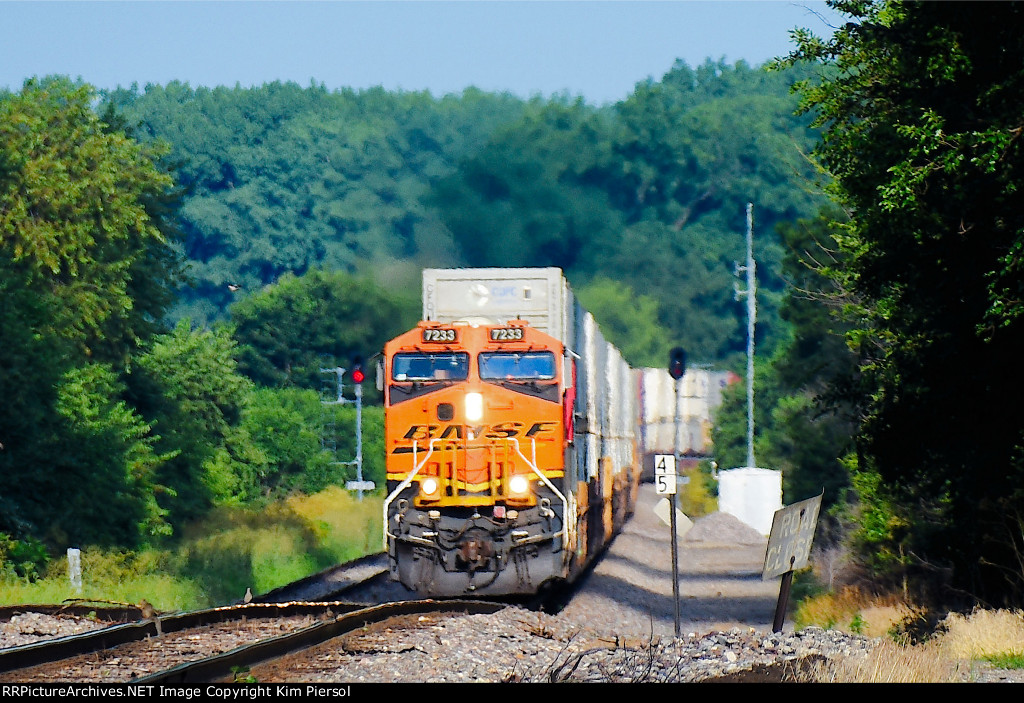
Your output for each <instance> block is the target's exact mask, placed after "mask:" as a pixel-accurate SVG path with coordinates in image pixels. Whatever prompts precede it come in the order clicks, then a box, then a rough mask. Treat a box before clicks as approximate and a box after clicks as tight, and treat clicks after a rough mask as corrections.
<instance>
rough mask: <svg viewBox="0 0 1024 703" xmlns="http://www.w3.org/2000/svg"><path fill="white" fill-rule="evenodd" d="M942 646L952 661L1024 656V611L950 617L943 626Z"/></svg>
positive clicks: (990, 612)
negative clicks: (1010, 655)
mask: <svg viewBox="0 0 1024 703" xmlns="http://www.w3.org/2000/svg"><path fill="white" fill-rule="evenodd" d="M942 626H943V633H942V635H941V636H940V637H939V643H940V644H941V646H942V649H943V651H944V652H945V653H946V654H947V655H948V656H950V657H956V658H961V659H984V658H988V657H994V656H999V655H1005V654H1021V653H1024V611H1020V610H975V611H974V612H973V613H971V614H970V615H960V614H959V613H950V614H949V615H948V616H947V617H946V619H945V620H944V621H943V622H942Z"/></svg>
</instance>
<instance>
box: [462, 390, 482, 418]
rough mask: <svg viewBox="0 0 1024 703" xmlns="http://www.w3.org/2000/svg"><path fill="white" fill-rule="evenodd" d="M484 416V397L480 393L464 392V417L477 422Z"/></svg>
mask: <svg viewBox="0 0 1024 703" xmlns="http://www.w3.org/2000/svg"><path fill="white" fill-rule="evenodd" d="M483 416H484V397H483V395H481V394H480V393H467V394H466V419H467V420H469V421H470V422H477V421H478V420H481V419H483Z"/></svg>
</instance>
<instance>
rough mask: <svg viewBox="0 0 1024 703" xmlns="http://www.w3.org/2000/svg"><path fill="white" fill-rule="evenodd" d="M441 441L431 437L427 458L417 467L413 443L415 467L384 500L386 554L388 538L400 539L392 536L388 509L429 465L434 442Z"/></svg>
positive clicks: (413, 463) (414, 443)
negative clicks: (428, 461) (421, 470)
mask: <svg viewBox="0 0 1024 703" xmlns="http://www.w3.org/2000/svg"><path fill="white" fill-rule="evenodd" d="M439 439H441V438H440V437H431V438H430V444H428V445H427V454H426V456H424V457H423V461H421V462H420V463H419V465H418V466H417V465H416V446H417V445H416V440H415V439H414V440H413V441H412V465H413V469H412V471H411V472H410V473H409V475H408V476H406V477H405V480H404V481H402V482H401V483H400V484H398V486H397V487H396V488H395V490H393V491H391V494H390V495H389V496H388V497H387V498H385V499H384V551H385V552H387V551H388V538H390V537H394V538H395V539H398V536H397V535H393V534H391V526H390V525H389V524H388V507H389V506H390V505H391V503H392V501H394V499H395V498H397V497H398V495H399V494H400V493H401V492H402V491H404V490H405V489H406V488H408V487H409V484H410V483H412V480H413V479H414V478H416V474H418V473H419V472H420V469H422V468H423V467H424V466H426V465H427V459H429V458H430V455H431V454H433V453H434V442H437V441H438V440H439Z"/></svg>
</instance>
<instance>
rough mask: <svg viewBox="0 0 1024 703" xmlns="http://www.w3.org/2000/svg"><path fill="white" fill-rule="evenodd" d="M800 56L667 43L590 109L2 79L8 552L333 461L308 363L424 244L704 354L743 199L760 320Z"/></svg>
mask: <svg viewBox="0 0 1024 703" xmlns="http://www.w3.org/2000/svg"><path fill="white" fill-rule="evenodd" d="M800 75H803V73H802V72H801V70H794V71H792V72H790V73H788V74H786V75H783V74H775V75H772V74H767V73H765V72H764V71H762V70H760V69H753V68H750V67H748V66H746V65H745V64H742V63H740V64H736V65H734V66H729V65H725V64H721V63H711V62H709V63H706V64H705V65H703V66H700V67H698V68H696V69H691V68H689V67H687V66H685V65H683V64H677V65H676V66H675V67H673V68H672V70H671V71H669V73H668V74H667V75H666V76H665V78H664V79H663V80H662V81H660V82H654V81H649V82H647V83H644V84H642V85H639V86H638V87H637V91H636V93H635V94H634V95H633V96H632V97H631V98H629V99H628V100H626V101H624V102H623V103H621V104H619V105H617V106H614V107H609V108H602V109H598V108H593V107H590V106H588V105H586V104H585V103H583V102H582V101H579V100H571V99H568V98H555V99H552V100H540V99H534V100H529V101H524V100H520V99H518V98H514V97H511V96H508V95H494V94H487V93H482V92H479V91H475V90H472V89H471V90H467V91H465V92H464V93H462V94H461V95H457V96H446V97H443V98H433V97H431V96H430V95H428V94H424V93H388V92H385V91H383V90H368V91H360V92H353V91H347V90H342V91H334V92H331V91H327V90H326V89H325V88H323V87H322V86H317V85H312V86H310V87H308V88H301V87H299V86H296V85H292V84H285V85H281V84H271V85H266V86H263V87H261V88H255V89H241V88H236V89H214V90H207V89H202V88H197V89H193V88H190V87H188V86H185V85H181V84H177V83H172V84H170V85H168V86H166V87H160V86H148V87H147V88H146V90H145V91H143V92H140V91H138V90H136V89H129V90H117V91H113V92H111V93H109V94H104V95H100V96H98V95H97V94H96V92H95V91H94V90H93V89H92V88H91V87H90V86H88V85H86V84H82V83H76V82H73V81H70V80H68V79H64V78H46V79H33V80H30V81H28V82H27V83H26V84H25V86H24V87H23V89H22V90H21V91H19V92H17V93H4V94H2V95H0V268H2V273H3V275H2V277H0V325H2V329H3V334H4V338H3V344H2V345H0V369H2V370H3V373H2V374H0V395H2V397H4V398H5V399H6V400H7V402H6V403H4V404H3V405H2V406H0V533H2V534H4V535H6V537H4V538H3V540H0V542H2V543H3V545H5V546H4V555H3V557H4V560H5V561H6V562H7V563H8V565H10V564H15V568H20V567H17V566H16V565H17V564H18V563H19V557H17V556H12V555H17V554H34V555H36V556H34V557H32V559H36V558H37V557H38V555H39V549H38V545H39V544H40V543H42V544H45V545H47V546H48V547H49V548H51V549H63V548H64V547H66V546H84V545H89V544H95V545H100V546H110V547H123V548H139V547H145V546H147V545H159V544H162V543H166V541H167V540H168V539H174V538H175V536H176V535H179V534H181V531H182V529H183V527H184V526H185V525H187V524H188V523H189V522H190V521H192V520H195V519H196V518H199V517H202V516H203V515H205V514H206V513H207V512H208V511H209V510H210V509H211V508H212V507H214V506H218V505H240V506H241V505H254V504H260V503H261V502H266V501H270V500H274V499H276V498H280V497H282V496H286V495H288V494H289V493H292V492H295V491H299V492H313V491H316V490H318V489H320V488H323V487H324V486H327V485H330V484H339V483H343V482H344V480H345V479H347V478H352V475H351V469H350V468H349V467H345V466H342V465H339V464H338V463H337V461H338V460H341V461H345V460H348V459H350V458H351V457H352V454H353V449H354V446H353V445H354V440H353V438H352V437H351V432H350V431H344V430H343V431H340V432H339V433H338V435H337V436H336V440H337V441H338V449H337V452H336V453H334V454H332V453H330V452H327V451H324V449H323V447H322V446H321V439H322V437H321V428H322V427H324V426H331V425H335V426H338V427H341V428H347V427H349V426H350V425H351V424H352V423H351V420H352V417H351V415H352V412H353V409H352V408H351V407H342V408H337V407H336V408H333V409H331V408H325V406H324V405H323V404H322V403H321V402H320V397H319V395H318V392H317V390H318V388H319V387H320V386H321V385H322V384H323V383H324V382H325V375H324V374H323V373H321V372H320V369H321V368H322V367H323V366H324V364H325V363H327V364H338V365H341V366H346V365H347V363H346V362H347V361H349V360H350V359H351V358H352V357H353V356H356V355H359V356H362V357H364V358H366V357H369V356H371V355H372V354H373V353H374V352H376V351H377V350H379V349H380V348H381V347H382V345H383V342H384V341H385V340H386V339H388V338H390V337H391V336H393V335H394V334H396V333H398V332H399V331H401V330H403V329H405V328H407V327H408V326H410V325H412V324H414V322H415V320H416V319H417V318H418V308H419V271H420V269H421V268H422V267H423V266H425V265H434V266H457V265H525V266H550V265H556V266H561V267H563V268H565V269H566V270H567V272H568V273H569V275H570V277H571V278H572V280H573V282H574V285H575V286H576V288H577V289H578V290H579V292H580V294H581V296H582V297H583V299H584V302H585V303H586V304H587V305H588V307H590V308H591V309H592V310H594V312H595V314H597V315H598V318H599V319H600V320H601V322H602V324H603V325H604V327H605V329H606V331H607V332H608V333H609V335H610V336H611V337H612V338H613V339H615V340H616V341H617V342H618V343H619V344H620V346H621V347H622V348H623V349H624V351H625V352H626V354H627V357H629V358H630V359H631V360H632V361H633V363H634V364H661V363H662V361H663V359H662V358H661V357H662V356H663V354H664V350H665V349H666V348H667V346H669V345H672V344H676V343H678V341H677V340H679V339H684V340H686V342H685V343H686V344H687V347H688V349H689V350H690V352H691V357H692V358H697V359H705V360H708V361H713V360H717V361H720V362H724V363H728V362H729V360H730V359H734V357H735V356H736V353H737V350H739V349H742V346H743V342H742V338H741V337H739V336H737V334H736V332H737V330H738V329H739V325H738V322H737V319H736V317H737V316H736V314H735V313H736V309H737V308H736V305H737V304H736V303H735V301H733V300H732V265H733V260H734V259H737V258H739V251H740V248H741V242H742V238H743V237H742V235H743V211H744V207H745V203H746V202H747V201H748V200H752V201H754V202H755V207H756V208H758V210H757V211H758V213H759V227H758V232H759V234H758V240H759V248H760V249H761V250H762V254H761V255H762V258H763V262H764V263H763V273H764V285H765V287H766V290H767V291H770V294H769V298H768V300H769V302H768V303H767V304H766V305H765V306H764V307H765V312H764V318H765V324H764V325H763V326H762V329H763V330H764V331H765V339H766V340H767V343H769V344H770V343H771V340H772V339H777V338H781V336H782V335H783V334H784V330H783V329H782V325H781V324H779V322H778V320H777V314H776V312H775V310H776V309H777V307H778V299H779V298H780V296H781V291H782V278H781V277H780V276H779V271H778V266H777V264H778V262H779V260H780V259H781V247H780V245H779V243H778V241H777V240H776V238H775V237H774V234H773V233H772V226H773V223H774V222H776V221H782V220H786V219H791V218H793V217H796V216H806V215H808V214H810V213H812V212H813V211H814V208H815V197H816V196H814V195H813V189H812V188H811V181H812V171H811V169H810V167H809V166H807V164H806V162H805V161H804V159H803V156H802V153H801V152H802V151H806V150H807V149H809V148H810V146H811V144H812V143H813V138H812V137H813V135H812V131H811V130H809V129H808V127H807V123H808V122H809V119H808V118H797V117H793V115H792V113H793V109H794V107H795V104H796V103H795V98H794V97H793V96H791V95H790V94H789V92H788V91H789V85H790V84H791V83H792V82H793V80H795V79H796V78H798V77H799V76H800ZM98 97H99V98H100V99H99V100H97V98H98ZM326 380H328V381H329V380H330V379H329V377H328V378H327V379H326ZM349 393H351V389H349ZM366 399H367V401H368V407H367V408H366V410H365V412H366V421H365V422H364V428H365V436H364V445H365V447H364V456H365V461H366V464H365V467H364V476H365V477H366V478H369V479H370V480H375V481H377V482H378V483H383V448H382V446H381V442H382V438H381V417H380V408H379V407H374V406H373V403H374V399H375V392H374V391H372V389H370V390H368V391H367V393H366ZM325 413H333V415H332V416H331V417H325ZM327 444H328V445H330V441H328V443H327ZM11 545H13V546H11ZM32 559H29V560H28V561H32ZM30 566H31V565H30V564H28V562H26V565H25V568H24V569H22V570H23V571H26V570H27V569H29V568H30Z"/></svg>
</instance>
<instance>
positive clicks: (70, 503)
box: [0, 78, 175, 546]
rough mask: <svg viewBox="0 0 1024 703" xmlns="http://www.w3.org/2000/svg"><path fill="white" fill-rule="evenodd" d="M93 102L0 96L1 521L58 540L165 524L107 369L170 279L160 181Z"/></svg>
mask: <svg viewBox="0 0 1024 703" xmlns="http://www.w3.org/2000/svg"><path fill="white" fill-rule="evenodd" d="M94 100H95V92H94V91H93V89H92V88H91V87H89V86H88V85H84V84H80V83H73V82H71V81H69V80H67V79H65V78H46V79H41V80H37V79H33V80H29V81H27V82H26V83H25V85H24V86H23V88H22V89H21V91H19V92H17V93H2V94H0V326H2V327H0V328H2V329H3V333H2V335H3V336H2V342H0V369H2V373H0V396H2V397H3V398H4V402H3V403H2V404H0V505H2V508H3V510H2V511H0V515H2V517H0V525H2V527H3V529H5V530H7V531H10V532H11V533H12V534H16V535H20V536H45V537H47V539H48V540H49V542H50V544H51V545H57V546H67V544H68V543H67V540H74V541H75V542H76V543H81V542H80V540H86V541H91V542H96V543H102V544H122V545H136V544H139V543H141V542H143V541H145V540H147V539H150V538H152V537H153V536H154V535H156V534H160V533H163V532H165V531H166V524H165V522H164V516H163V513H162V511H161V510H160V508H159V506H158V505H157V504H156V502H155V500H154V499H153V495H152V494H153V492H154V491H157V490H159V489H160V484H159V483H158V481H157V479H156V477H155V474H156V472H157V471H158V470H159V467H160V465H161V463H162V461H163V460H164V459H165V458H166V457H165V456H164V455H163V454H160V453H159V451H158V450H156V449H155V447H154V442H155V438H154V437H153V436H152V435H151V430H150V426H149V425H148V423H146V422H145V420H143V419H142V418H141V417H140V416H139V415H138V413H137V412H136V411H135V410H134V409H133V408H132V407H131V406H130V405H129V404H126V403H125V402H124V396H125V393H126V389H125V386H124V383H123V380H122V379H121V377H120V376H121V374H122V372H123V370H124V369H125V368H126V367H127V366H128V358H129V355H130V353H131V351H132V350H133V349H135V348H136V347H137V345H139V344H140V343H142V342H143V341H144V340H145V338H146V337H148V336H149V335H150V334H151V333H152V332H153V330H154V329H155V328H156V320H155V319H154V318H155V316H156V315H159V314H160V311H161V310H162V308H163V306H164V305H165V303H166V301H167V297H166V291H163V292H160V293H157V289H159V288H160V287H161V286H163V285H166V284H167V282H168V281H170V280H171V279H172V278H173V276H174V275H175V274H174V273H173V268H174V264H173V259H174V257H173V250H172V248H171V245H170V244H169V243H168V241H167V238H166V237H165V236H164V235H163V234H162V233H161V229H160V228H161V227H162V226H163V224H164V223H163V222H161V220H160V219H159V218H160V216H161V215H160V213H158V209H157V208H156V207H155V204H156V202H157V201H158V200H160V199H161V198H162V197H164V196H165V195H166V194H167V193H169V192H170V190H171V188H172V182H171V179H170V177H169V176H167V175H166V173H164V172H163V171H162V170H161V168H160V167H158V166H157V165H156V162H157V160H158V159H159V158H160V156H161V153H162V152H161V150H160V148H159V147H158V146H155V145H154V146H142V145H140V144H138V143H137V142H135V141H134V140H133V139H131V138H130V137H128V136H127V135H126V134H124V133H123V132H122V131H120V130H118V129H117V128H116V125H111V124H108V123H107V122H104V121H103V120H102V119H101V118H100V117H98V116H97V114H96V113H95V112H94V111H93V109H92V105H93V102H94ZM143 277H148V280H146V281H142V280H141V279H142V278H143ZM146 294H152V295H153V296H154V297H153V298H152V299H145V295H146ZM104 505H105V506H107V507H110V506H111V505H113V506H115V507H116V510H117V514H116V515H114V516H112V517H111V518H110V519H109V520H100V519H98V516H99V515H101V514H103V513H102V511H101V508H100V507H98V506H104Z"/></svg>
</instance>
